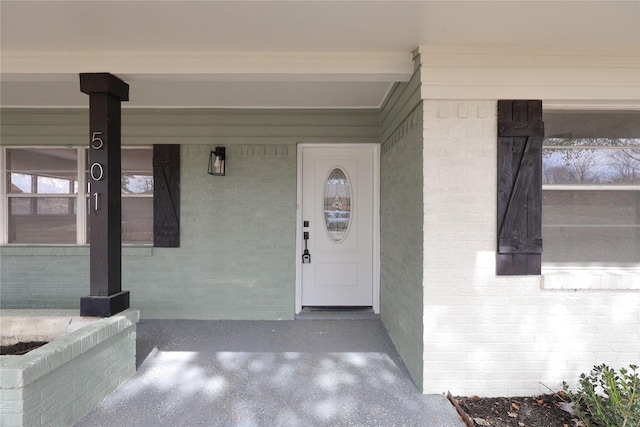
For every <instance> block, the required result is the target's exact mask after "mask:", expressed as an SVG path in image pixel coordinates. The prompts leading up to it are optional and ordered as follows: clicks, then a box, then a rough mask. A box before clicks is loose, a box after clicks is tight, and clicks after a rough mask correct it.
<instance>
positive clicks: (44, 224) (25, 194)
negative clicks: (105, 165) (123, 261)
mask: <svg viewBox="0 0 640 427" xmlns="http://www.w3.org/2000/svg"><path fill="white" fill-rule="evenodd" d="M152 156H153V151H152V149H151V148H124V149H123V150H122V184H121V188H122V242H123V243H152V242H153V168H152ZM5 159H6V160H5V161H6V179H7V185H6V200H7V204H6V206H7V207H6V222H7V227H6V230H7V234H6V236H4V238H5V241H6V242H7V243H9V244H80V245H83V244H87V243H88V237H87V236H88V230H89V227H90V216H89V215H88V213H87V212H88V209H87V204H88V203H89V193H90V191H89V188H88V182H89V179H88V166H87V149H85V148H58V147H55V148H33V147H16V148H6V149H5ZM80 165H83V167H81V166H80ZM79 171H82V172H79Z"/></svg>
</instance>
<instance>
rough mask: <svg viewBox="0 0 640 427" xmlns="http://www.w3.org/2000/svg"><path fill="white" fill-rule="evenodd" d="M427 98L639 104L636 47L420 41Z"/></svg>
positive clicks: (639, 73)
mask: <svg viewBox="0 0 640 427" xmlns="http://www.w3.org/2000/svg"><path fill="white" fill-rule="evenodd" d="M419 52H420V58H421V77H422V88H421V92H422V98H423V99H501V98H506V99H509V98H514V99H518V98H520V99H522V98H528V99H544V100H576V101H603V100H608V101H620V102H621V103H623V104H631V105H637V104H640V52H638V51H636V50H633V49H607V50H602V49H599V50H598V49H593V50H590V49H542V48H527V49H523V48H518V49H515V48H498V47H492V48H461V47H451V48H447V47H433V46H421V47H420V48H419Z"/></svg>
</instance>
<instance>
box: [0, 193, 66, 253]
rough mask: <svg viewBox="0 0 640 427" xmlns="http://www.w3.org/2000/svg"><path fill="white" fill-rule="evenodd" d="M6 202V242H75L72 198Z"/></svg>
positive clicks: (12, 200)
mask: <svg viewBox="0 0 640 427" xmlns="http://www.w3.org/2000/svg"><path fill="white" fill-rule="evenodd" d="M9 201H10V203H9V215H8V217H9V243H76V216H75V212H76V209H75V198H69V197H57V198H54V197H42V198H36V197H21V198H10V199H9Z"/></svg>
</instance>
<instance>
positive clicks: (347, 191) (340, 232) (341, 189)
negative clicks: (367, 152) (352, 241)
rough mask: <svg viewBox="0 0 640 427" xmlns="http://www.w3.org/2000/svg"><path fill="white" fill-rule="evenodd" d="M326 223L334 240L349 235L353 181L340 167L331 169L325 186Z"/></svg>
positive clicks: (337, 240) (339, 239)
mask: <svg viewBox="0 0 640 427" xmlns="http://www.w3.org/2000/svg"><path fill="white" fill-rule="evenodd" d="M324 223H325V226H326V227H327V232H328V233H329V236H330V237H331V239H332V240H333V241H334V242H341V241H342V240H344V239H345V237H347V232H348V231H349V224H350V223H351V183H350V182H349V180H348V179H347V176H346V175H345V173H344V171H343V170H342V169H339V168H335V169H334V170H332V171H331V173H330V174H329V177H328V178H327V182H326V184H325V187H324Z"/></svg>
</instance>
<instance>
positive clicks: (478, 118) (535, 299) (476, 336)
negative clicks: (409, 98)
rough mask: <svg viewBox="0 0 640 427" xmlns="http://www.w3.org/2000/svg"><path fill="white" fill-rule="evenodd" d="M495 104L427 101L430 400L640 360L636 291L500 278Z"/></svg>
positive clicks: (508, 391)
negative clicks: (432, 396)
mask: <svg viewBox="0 0 640 427" xmlns="http://www.w3.org/2000/svg"><path fill="white" fill-rule="evenodd" d="M496 105H497V102H496V101H428V100H427V101H424V127H425V130H424V177H425V187H424V205H425V208H424V210H425V225H424V239H425V243H424V248H425V251H424V387H423V390H424V392H425V393H441V392H444V391H446V390H450V391H451V392H452V393H453V394H460V395H480V396H504V395H533V394H537V393H543V392H547V391H548V390H547V389H546V388H545V387H544V386H543V385H541V383H543V384H545V385H547V386H549V387H552V388H554V389H560V388H561V382H562V381H563V380H567V381H569V382H570V383H575V381H576V380H577V378H578V375H579V374H580V373H581V372H588V371H590V370H591V368H592V367H593V366H594V365H596V364H600V363H607V364H609V365H610V366H611V367H614V368H616V369H617V368H619V367H621V366H628V365H629V364H631V363H636V364H637V363H640V292H639V291H638V290H633V289H617V290H606V289H605V290H603V289H579V290H575V289H543V287H542V282H543V279H542V278H541V277H536V276H530V277H524V276H511V277H509V276H501V277H497V276H496V275H495V247H496V243H495V242H496V227H497V225H496V223H497V220H496V185H497V184H496V182H497V149H496V148H497V137H496V120H497V119H496Z"/></svg>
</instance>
